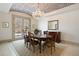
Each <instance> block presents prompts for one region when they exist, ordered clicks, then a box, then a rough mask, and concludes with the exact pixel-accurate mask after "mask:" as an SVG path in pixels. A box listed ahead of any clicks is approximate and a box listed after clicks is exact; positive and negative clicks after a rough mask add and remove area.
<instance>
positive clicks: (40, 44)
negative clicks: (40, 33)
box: [39, 40, 41, 53]
mask: <svg viewBox="0 0 79 59" xmlns="http://www.w3.org/2000/svg"><path fill="white" fill-rule="evenodd" d="M39 49H40V53H41V40H40V47H39Z"/></svg>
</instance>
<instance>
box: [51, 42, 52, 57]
mask: <svg viewBox="0 0 79 59" xmlns="http://www.w3.org/2000/svg"><path fill="white" fill-rule="evenodd" d="M51 55H52V43H51Z"/></svg>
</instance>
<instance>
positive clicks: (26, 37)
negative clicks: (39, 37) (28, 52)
mask: <svg viewBox="0 0 79 59" xmlns="http://www.w3.org/2000/svg"><path fill="white" fill-rule="evenodd" d="M29 42H30V40H29V37H28V36H27V35H24V43H25V44H27V48H28V46H29Z"/></svg>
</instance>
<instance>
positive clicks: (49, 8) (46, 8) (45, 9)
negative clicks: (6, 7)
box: [10, 3, 74, 15]
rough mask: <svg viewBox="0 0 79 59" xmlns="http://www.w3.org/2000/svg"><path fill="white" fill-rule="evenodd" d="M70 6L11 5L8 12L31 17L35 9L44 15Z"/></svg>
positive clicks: (64, 4)
mask: <svg viewBox="0 0 79 59" xmlns="http://www.w3.org/2000/svg"><path fill="white" fill-rule="evenodd" d="M72 4H74V3H13V4H12V6H11V8H10V11H17V12H22V13H27V14H29V15H31V14H32V12H34V11H36V9H37V8H39V9H40V10H41V11H43V12H45V13H48V12H52V11H55V10H58V9H61V8H64V7H67V6H70V5H72Z"/></svg>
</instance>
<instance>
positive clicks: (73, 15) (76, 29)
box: [39, 4, 79, 43]
mask: <svg viewBox="0 0 79 59" xmlns="http://www.w3.org/2000/svg"><path fill="white" fill-rule="evenodd" d="M46 18H47V19H46V20H42V19H41V20H40V21H39V26H41V27H39V29H41V30H46V29H48V28H47V25H48V21H50V20H59V30H58V31H60V32H61V33H62V34H61V39H62V40H66V41H71V42H76V43H79V26H78V25H79V4H75V5H72V6H69V7H66V8H63V9H60V10H58V11H55V12H52V13H50V14H48V15H46ZM40 22H41V23H42V24H40Z"/></svg>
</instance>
